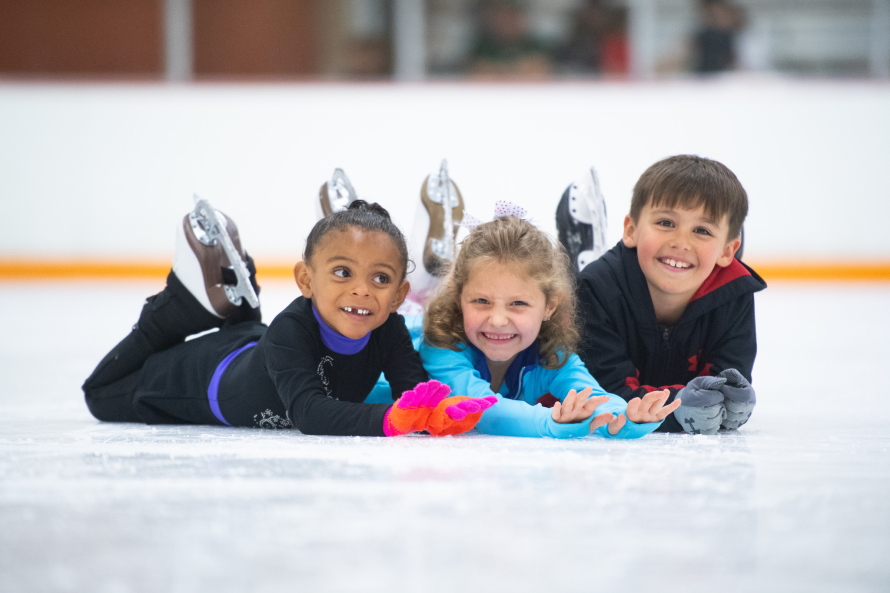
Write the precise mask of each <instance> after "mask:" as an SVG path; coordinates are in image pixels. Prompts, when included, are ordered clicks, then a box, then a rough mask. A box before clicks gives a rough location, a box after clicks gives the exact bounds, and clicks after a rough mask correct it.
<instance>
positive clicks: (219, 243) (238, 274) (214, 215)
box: [173, 195, 260, 318]
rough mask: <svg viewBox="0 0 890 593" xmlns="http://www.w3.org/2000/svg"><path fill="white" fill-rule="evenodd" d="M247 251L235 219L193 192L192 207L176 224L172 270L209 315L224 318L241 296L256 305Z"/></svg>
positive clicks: (253, 305) (252, 305) (257, 304)
mask: <svg viewBox="0 0 890 593" xmlns="http://www.w3.org/2000/svg"><path fill="white" fill-rule="evenodd" d="M247 262H248V256H247V252H246V251H244V250H243V249H242V247H241V239H240V236H239V234H238V227H237V226H236V225H235V222H234V221H233V220H232V219H230V218H228V217H227V216H225V215H224V214H223V213H222V212H220V211H219V210H216V209H214V208H213V206H211V205H210V202H208V201H207V200H203V199H201V198H199V197H198V196H197V195H195V209H194V211H192V212H190V213H189V214H187V215H186V216H185V217H184V218H183V220H182V224H181V225H179V226H178V227H177V232H176V251H175V253H174V255H173V272H174V273H175V274H176V276H177V278H179V280H180V281H181V282H182V283H183V285H184V286H185V287H186V288H187V289H188V290H189V292H191V293H192V294H193V295H194V296H195V298H197V299H198V301H199V302H200V303H201V304H202V305H203V306H204V308H205V309H207V310H208V311H209V312H210V313H212V314H213V315H216V316H217V317H220V318H226V317H228V316H229V315H231V314H232V313H234V312H235V310H236V309H237V308H238V307H239V306H240V305H241V303H242V302H243V299H247V302H248V303H249V304H250V306H251V307H252V308H254V309H255V308H257V307H259V306H260V301H259V298H258V297H257V293H256V291H255V290H254V288H253V285H252V284H251V283H250V270H249V269H248V266H247Z"/></svg>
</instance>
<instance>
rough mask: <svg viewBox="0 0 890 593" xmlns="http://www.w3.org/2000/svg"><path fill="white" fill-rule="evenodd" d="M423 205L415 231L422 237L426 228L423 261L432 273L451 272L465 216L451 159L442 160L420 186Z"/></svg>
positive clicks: (416, 221)
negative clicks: (457, 239)
mask: <svg viewBox="0 0 890 593" xmlns="http://www.w3.org/2000/svg"><path fill="white" fill-rule="evenodd" d="M420 201H421V204H422V205H423V208H418V209H417V219H416V220H415V223H414V231H415V232H416V233H417V234H418V236H419V237H422V236H423V231H424V230H426V238H425V239H424V241H423V247H422V249H418V251H422V254H423V256H422V260H421V261H422V262H423V267H424V269H425V270H426V271H427V272H428V273H429V274H430V275H432V276H435V277H442V276H444V275H445V274H447V273H448V269H449V268H450V266H451V263H452V262H453V261H454V239H455V236H456V235H457V231H458V228H459V226H460V223H461V221H462V220H463V218H464V200H463V197H462V196H461V194H460V190H459V189H457V185H455V184H454V182H453V181H451V178H450V177H449V175H448V161H447V160H444V159H443V160H442V165H441V166H440V167H439V172H438V173H433V174H431V175H428V176H427V178H426V179H425V180H424V182H423V186H422V187H421V188H420Z"/></svg>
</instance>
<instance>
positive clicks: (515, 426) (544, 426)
mask: <svg viewBox="0 0 890 593" xmlns="http://www.w3.org/2000/svg"><path fill="white" fill-rule="evenodd" d="M570 265H571V264H570V262H569V258H568V256H567V255H566V253H565V251H564V250H563V249H562V247H560V246H559V245H558V244H556V243H554V241H553V240H552V239H550V237H548V236H547V235H546V234H545V233H544V232H543V231H541V230H539V229H538V228H536V227H535V226H534V225H532V224H531V223H529V222H528V221H525V220H522V219H520V218H517V217H515V216H503V217H500V218H496V219H495V220H493V221H491V222H488V223H485V224H481V225H479V226H477V227H476V228H475V229H473V230H472V232H471V233H470V234H469V236H468V237H467V238H466V239H465V240H464V241H463V242H462V244H461V246H460V250H459V252H458V254H457V257H456V259H455V262H454V266H453V267H452V269H451V272H450V273H449V275H448V276H447V278H446V279H445V281H444V284H443V286H442V287H441V289H440V290H439V292H438V293H437V294H436V296H435V297H433V299H432V300H431V301H430V302H429V305H428V307H427V311H426V313H425V317H424V328H423V329H424V339H423V341H422V343H421V344H420V346H419V351H420V355H421V358H422V359H423V364H424V367H425V368H426V369H427V372H429V374H430V377H431V378H433V379H436V380H438V381H441V382H442V383H444V384H446V385H448V386H450V387H451V388H452V389H453V390H454V391H455V392H456V393H461V394H465V395H467V396H471V397H487V396H492V395H494V396H496V397H497V399H498V400H499V401H498V405H495V406H492V407H491V409H489V410H487V411H486V412H485V413H484V414H483V415H482V419H481V420H480V421H479V423H478V424H477V428H478V429H479V430H480V431H481V432H484V433H488V434H498V435H508V436H523V437H553V438H572V437H579V436H585V435H587V434H590V433H592V432H595V433H596V434H598V435H600V436H604V437H616V438H637V437H640V436H643V435H645V434H648V433H650V432H652V431H653V430H655V429H656V428H657V427H658V426H659V424H660V423H661V421H662V420H663V419H664V418H665V417H666V416H667V415H668V414H670V413H671V412H673V410H674V409H675V408H676V405H674V404H671V405H670V406H667V407H664V402H665V400H666V398H667V394H666V393H665V392H662V391H657V392H652V393H651V394H649V395H647V396H645V397H644V398H642V399H640V398H637V399H635V400H632V401H631V402H630V403H629V404H628V403H627V402H625V401H624V400H623V399H622V398H620V397H618V396H616V395H613V394H610V393H607V392H605V391H604V390H603V389H602V388H601V387H600V386H599V384H598V383H597V382H596V380H595V379H594V378H593V377H592V376H591V375H590V373H589V372H588V371H587V369H586V367H585V366H584V363H582V362H581V360H580V359H579V358H578V355H577V354H575V349H576V347H577V344H578V331H577V329H576V323H575V295H574V276H573V274H572V271H571V267H570ZM677 405H679V404H677ZM548 408H551V409H548Z"/></svg>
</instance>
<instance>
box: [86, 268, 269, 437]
mask: <svg viewBox="0 0 890 593" xmlns="http://www.w3.org/2000/svg"><path fill="white" fill-rule="evenodd" d="M265 327H266V326H265V325H263V324H262V323H260V311H259V309H251V308H250V307H249V306H248V305H247V304H246V303H244V304H243V305H242V306H241V308H240V309H239V310H238V312H237V313H236V314H235V315H233V316H231V317H229V318H228V319H226V320H223V319H220V318H218V317H216V316H215V315H212V314H211V313H210V312H208V311H207V310H206V309H204V307H203V306H202V305H201V304H200V303H199V302H198V301H197V299H195V298H194V296H192V294H191V293H190V292H189V291H188V289H186V288H185V287H184V286H183V285H182V283H181V282H180V281H179V279H178V278H177V277H176V275H175V274H173V272H170V274H169V275H168V276H167V286H166V287H165V288H164V290H162V291H161V292H160V293H158V294H156V295H154V296H152V297H149V298H148V299H147V300H146V303H145V306H144V307H143V308H142V312H141V314H140V316H139V320H138V321H137V323H136V325H134V326H133V329H132V331H131V332H130V334H129V335H128V336H127V337H125V338H124V339H123V340H121V342H120V343H118V344H117V345H116V346H115V347H114V348H113V349H112V350H111V352H109V353H108V354H107V355H106V356H105V358H103V359H102V361H101V362H100V363H99V365H98V366H97V367H96V369H95V370H94V371H93V373H92V374H91V375H90V376H89V377H88V378H87V380H86V381H85V382H84V384H83V391H84V396H85V398H86V404H87V407H88V408H89V410H90V413H92V414H93V416H95V417H96V418H97V419H99V420H104V421H106V422H146V423H149V424H159V423H163V424H233V423H232V422H231V421H228V422H226V420H228V418H226V417H225V416H223V418H224V420H222V421H221V420H220V415H221V414H222V413H223V412H222V408H226V411H225V413H227V414H228V415H230V416H232V417H233V418H237V420H236V422H237V424H236V425H240V426H245V425H251V424H247V421H248V419H249V420H251V421H252V420H253V416H254V415H255V414H256V413H257V412H256V411H254V410H255V409H256V408H257V407H258V406H259V407H262V406H264V405H265V404H269V406H268V407H269V409H270V415H272V416H275V415H276V414H277V415H279V416H281V415H282V414H283V407H282V405H281V403H280V401H278V399H277V395H275V391H274V388H273V389H272V390H271V391H272V395H274V396H275V397H274V399H272V398H270V397H268V396H269V393H268V392H269V386H270V383H269V382H268V377H267V376H265V370H264V368H262V365H261V361H258V360H257V361H256V362H254V364H253V365H252V366H253V367H256V368H253V369H248V373H247V374H248V375H252V376H257V379H258V381H257V382H258V383H259V384H260V385H261V386H262V387H265V389H262V390H261V391H262V392H263V393H262V394H260V395H265V396H266V397H260V398H258V399H257V401H254V402H252V403H253V404H255V405H247V406H244V405H241V406H235V405H233V404H235V403H236V402H238V401H242V402H243V403H248V404H250V403H251V401H250V400H247V402H244V399H245V398H241V399H240V400H239V398H237V397H229V398H225V397H223V398H221V399H222V400H223V401H222V402H219V403H220V406H221V408H220V406H213V405H211V401H210V400H209V399H208V387H210V382H211V379H212V378H213V374H214V372H215V371H216V369H217V367H218V366H219V363H220V362H221V361H222V360H223V359H225V358H226V356H227V355H228V354H230V353H231V352H233V351H235V350H237V349H239V348H242V347H243V346H245V345H246V344H248V343H250V342H256V341H257V340H259V339H260V337H262V335H263V333H264V332H265ZM213 328H221V329H220V331H218V332H214V333H210V334H207V335H204V336H201V337H199V338H196V339H194V340H190V341H188V342H186V341H185V339H186V337H187V336H190V335H193V334H196V333H200V332H203V331H207V330H210V329H213ZM246 354H248V351H245V353H244V354H242V355H240V356H239V358H244V360H242V361H240V362H241V363H242V364H239V366H242V365H243V362H248V363H250V362H252V361H253V359H255V358H257V357H256V356H255V353H253V352H250V353H249V354H250V356H245V355H246ZM251 371H252V372H251ZM241 374H242V375H243V374H244V373H241ZM263 379H265V382H263ZM239 387H240V386H239ZM226 391H227V392H229V393H233V394H235V395H238V394H237V393H236V392H235V390H233V389H229V390H226ZM245 395H248V394H247V393H245ZM253 399H256V398H253ZM229 400H231V401H229ZM227 402H228V403H227ZM276 402H277V404H278V405H277V406H274V404H275V403H276ZM214 407H218V408H220V409H217V410H215V409H214ZM273 407H274V408H275V409H274V410H272V408H273ZM241 408H246V409H244V410H242V409H241ZM264 411H265V410H262V411H261V412H264ZM215 412H216V413H215ZM279 413H280V414H279ZM245 415H246V416H247V417H245ZM233 425H234V424H233Z"/></svg>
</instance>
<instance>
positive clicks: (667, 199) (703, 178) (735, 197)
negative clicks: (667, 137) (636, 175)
mask: <svg viewBox="0 0 890 593" xmlns="http://www.w3.org/2000/svg"><path fill="white" fill-rule="evenodd" d="M647 204H649V205H652V206H664V207H666V208H675V207H678V206H679V207H680V208H684V209H685V208H688V209H690V210H694V209H696V208H699V207H701V206H703V207H704V209H705V213H706V214H707V215H708V216H710V217H711V218H713V219H714V220H718V221H719V220H723V217H724V216H727V217H728V218H729V236H728V237H727V238H728V239H730V240H731V239H735V238H736V237H738V236H739V234H740V233H741V230H742V223H743V222H745V217H746V216H747V215H748V194H747V193H746V192H745V188H744V187H742V184H741V183H740V182H739V180H738V178H737V177H736V176H735V174H734V173H733V172H732V171H730V170H729V169H728V168H727V167H726V165H724V164H722V163H718V162H717V161H712V160H711V159H706V158H703V157H700V156H695V155H688V154H681V155H677V156H672V157H668V158H666V159H664V160H661V161H658V162H657V163H655V164H654V165H652V166H651V167H649V168H648V169H646V171H645V172H644V173H643V174H642V175H641V176H640V179H639V180H638V181H637V184H636V185H635V186H634V191H633V197H632V198H631V201H630V217H631V218H632V219H633V220H634V222H638V221H639V220H640V212H642V211H643V208H644V207H646V205H647Z"/></svg>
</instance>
